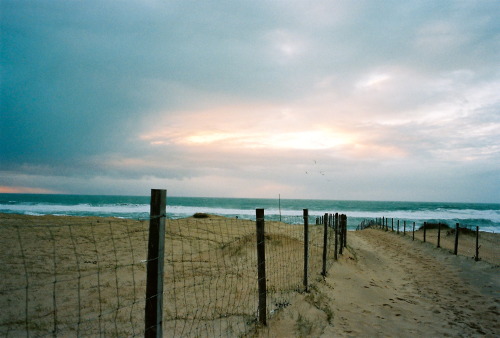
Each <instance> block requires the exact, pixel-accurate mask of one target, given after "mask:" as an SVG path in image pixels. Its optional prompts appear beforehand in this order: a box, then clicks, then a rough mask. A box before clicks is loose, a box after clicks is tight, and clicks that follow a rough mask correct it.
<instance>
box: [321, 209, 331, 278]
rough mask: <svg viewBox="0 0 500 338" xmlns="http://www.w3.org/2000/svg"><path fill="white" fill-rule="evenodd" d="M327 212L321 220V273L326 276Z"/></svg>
mask: <svg viewBox="0 0 500 338" xmlns="http://www.w3.org/2000/svg"><path fill="white" fill-rule="evenodd" d="M329 219H330V218H329V217H328V214H325V218H324V220H323V271H322V272H321V274H322V275H323V276H326V253H327V251H326V250H327V246H328V221H329Z"/></svg>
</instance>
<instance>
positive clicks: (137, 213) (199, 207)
mask: <svg viewBox="0 0 500 338" xmlns="http://www.w3.org/2000/svg"><path fill="white" fill-rule="evenodd" d="M149 202H150V197H149V196H108V195H105V196H97V195H43V194H0V213H16V214H25V215H69V216H101V217H121V218H131V219H147V218H148V217H149ZM256 208H264V209H265V218H266V219H268V220H278V219H280V217H282V218H283V219H284V220H287V221H289V220H295V221H296V222H297V223H298V222H300V217H301V216H302V210H303V209H309V215H310V216H312V217H313V218H314V217H317V216H322V215H324V214H325V213H336V212H338V213H342V214H346V215H347V217H348V228H349V229H350V230H352V229H355V228H356V226H357V225H358V224H359V223H360V222H361V221H363V220H365V219H373V218H381V217H386V218H389V225H390V219H391V218H393V219H394V222H396V220H400V221H401V224H402V221H407V224H412V222H416V224H417V227H419V226H421V225H422V224H423V222H433V223H437V222H441V223H446V224H448V225H450V226H454V225H455V223H460V226H467V227H473V228H474V229H475V226H479V227H480V230H481V231H488V232H500V204H493V203H490V204H486V203H437V202H381V201H329V200H307V199H278V198H275V199H257V198H205V197H169V196H167V216H168V217H169V218H183V217H189V216H192V215H193V214H194V213H196V212H204V213H209V214H215V215H221V216H226V217H238V218H243V219H255V209H256Z"/></svg>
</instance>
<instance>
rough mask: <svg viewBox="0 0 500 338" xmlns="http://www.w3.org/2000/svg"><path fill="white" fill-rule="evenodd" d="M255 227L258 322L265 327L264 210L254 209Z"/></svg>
mask: <svg viewBox="0 0 500 338" xmlns="http://www.w3.org/2000/svg"><path fill="white" fill-rule="evenodd" d="M255 216H256V221H257V222H256V225H257V274H258V286H259V322H260V323H261V324H262V325H266V324H267V321H266V308H267V305H266V293H267V292H266V247H265V237H264V234H265V232H264V226H265V223H264V209H255Z"/></svg>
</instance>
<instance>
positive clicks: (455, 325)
mask: <svg viewBox="0 0 500 338" xmlns="http://www.w3.org/2000/svg"><path fill="white" fill-rule="evenodd" d="M349 235H350V236H349V239H348V243H349V251H348V252H347V253H346V254H345V255H344V256H343V257H341V259H340V260H339V262H337V263H336V264H334V265H333V266H332V268H331V269H330V271H329V275H328V276H327V278H325V279H324V280H323V281H320V282H318V283H316V287H315V288H314V289H313V291H312V292H311V293H310V294H302V295H299V296H298V297H297V299H295V302H294V303H292V305H291V306H289V307H288V308H286V309H285V310H284V311H283V312H282V313H280V314H279V315H278V316H277V317H276V318H274V319H272V320H271V322H270V327H269V328H268V329H267V330H265V332H263V333H264V335H272V336H305V335H309V336H325V337H326V336H366V337H382V336H383V337H388V336H389V337H390V336H393V337H407V336H415V337H416V336H419V337H422V336H426V337H431V336H432V337H435V336H453V337H457V336H464V337H470V336H484V335H485V336H498V335H499V334H500V325H499V312H500V311H499V308H498V307H499V305H500V297H499V291H500V278H499V277H500V274H499V271H500V270H499V267H498V266H496V267H495V266H493V265H491V264H489V263H485V262H474V261H473V260H472V259H470V258H466V257H456V256H453V255H450V254H449V253H448V252H446V251H444V250H439V249H435V248H434V246H433V245H431V244H429V243H426V244H424V243H421V242H418V241H415V242H412V241H411V238H403V237H402V236H397V235H395V234H391V233H386V232H384V231H379V230H364V231H359V232H355V233H349Z"/></svg>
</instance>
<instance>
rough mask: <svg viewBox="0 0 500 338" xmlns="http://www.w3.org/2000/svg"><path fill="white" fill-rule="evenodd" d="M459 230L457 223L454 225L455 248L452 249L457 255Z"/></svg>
mask: <svg viewBox="0 0 500 338" xmlns="http://www.w3.org/2000/svg"><path fill="white" fill-rule="evenodd" d="M459 232H460V225H459V224H458V223H457V224H456V226H455V250H454V251H453V254H455V255H457V254H458V233H459Z"/></svg>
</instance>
